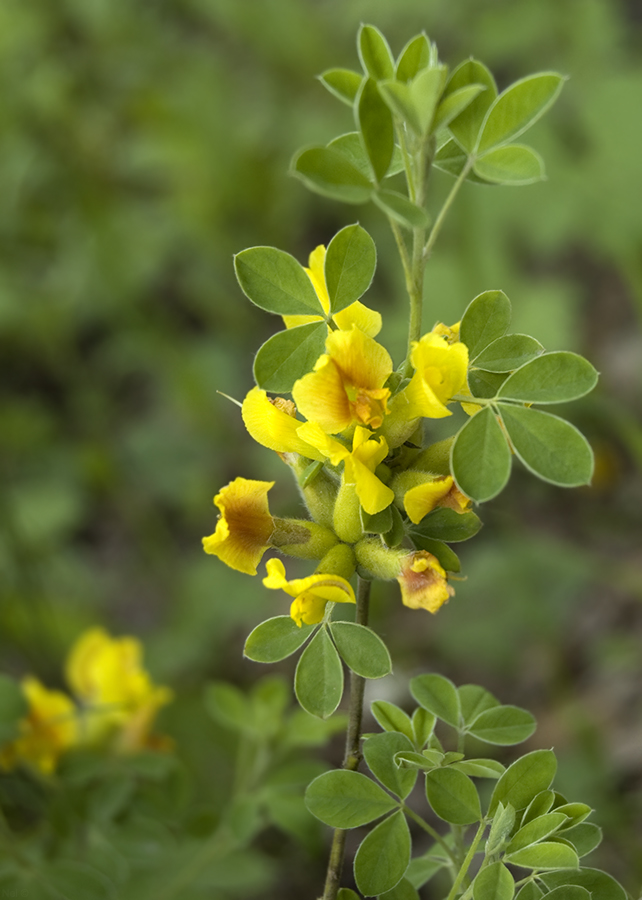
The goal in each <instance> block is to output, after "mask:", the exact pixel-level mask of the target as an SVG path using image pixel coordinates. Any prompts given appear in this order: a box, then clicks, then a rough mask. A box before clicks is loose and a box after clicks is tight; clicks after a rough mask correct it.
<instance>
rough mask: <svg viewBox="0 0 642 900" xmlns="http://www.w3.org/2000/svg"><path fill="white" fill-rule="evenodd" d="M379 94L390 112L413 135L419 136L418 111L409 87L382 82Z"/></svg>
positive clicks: (394, 82)
mask: <svg viewBox="0 0 642 900" xmlns="http://www.w3.org/2000/svg"><path fill="white" fill-rule="evenodd" d="M379 92H380V94H381V96H382V98H383V100H384V103H385V104H386V105H387V107H388V108H389V109H390V111H391V112H392V113H393V115H395V116H396V117H397V118H398V119H401V121H402V122H404V123H406V124H407V125H408V126H409V127H410V128H411V129H412V131H414V132H415V134H419V135H420V134H421V133H422V130H421V124H420V120H419V111H418V110H417V108H416V106H415V103H414V100H413V96H412V93H411V90H410V85H408V84H403V83H402V82H400V81H382V82H380V83H379Z"/></svg>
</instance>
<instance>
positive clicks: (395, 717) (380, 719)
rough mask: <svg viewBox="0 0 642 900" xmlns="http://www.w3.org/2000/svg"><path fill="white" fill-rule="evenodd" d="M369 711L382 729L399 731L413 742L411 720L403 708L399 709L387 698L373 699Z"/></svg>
mask: <svg viewBox="0 0 642 900" xmlns="http://www.w3.org/2000/svg"><path fill="white" fill-rule="evenodd" d="M370 711H371V713H372V715H373V716H374V718H375V719H376V721H377V723H378V724H379V725H380V726H381V727H382V728H383V729H384V731H399V732H400V733H401V734H405V735H406V737H407V738H408V739H409V740H410V741H413V742H414V740H415V735H414V731H413V728H412V722H411V720H410V716H409V715H408V713H405V712H404V711H403V709H399V707H398V706H396V705H395V704H394V703H389V702H388V701H387V700H375V701H374V702H373V703H372V704H371V705H370Z"/></svg>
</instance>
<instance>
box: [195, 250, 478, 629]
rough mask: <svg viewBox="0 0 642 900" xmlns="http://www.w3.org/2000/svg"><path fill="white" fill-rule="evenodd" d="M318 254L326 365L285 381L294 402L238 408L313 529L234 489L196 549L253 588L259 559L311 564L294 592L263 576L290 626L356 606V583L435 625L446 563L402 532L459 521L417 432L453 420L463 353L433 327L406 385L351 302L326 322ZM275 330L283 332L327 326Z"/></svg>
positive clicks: (255, 486)
mask: <svg viewBox="0 0 642 900" xmlns="http://www.w3.org/2000/svg"><path fill="white" fill-rule="evenodd" d="M325 254H326V251H325V247H322V246H321V247H317V248H316V250H315V251H314V252H313V253H312V254H311V255H310V267H309V269H306V270H305V271H306V272H307V274H308V277H309V278H310V281H311V282H312V285H313V287H314V290H315V292H316V295H317V297H318V300H319V302H320V304H321V306H322V308H323V311H324V313H325V321H326V322H327V324H328V333H327V338H326V340H325V353H323V354H321V355H320V356H319V357H318V359H317V360H316V362H315V363H314V365H313V367H311V371H308V372H307V373H306V374H304V375H303V376H302V377H300V378H298V379H297V380H296V381H295V383H294V385H293V388H292V398H293V399H292V400H290V399H285V398H283V397H270V396H268V394H267V393H266V391H265V390H261V389H260V388H259V387H255V388H253V389H252V390H250V392H249V393H248V395H247V396H246V398H245V400H244V401H243V404H242V417H243V421H244V423H245V426H246V428H247V430H248V432H249V433H250V435H251V436H252V437H253V438H254V440H255V441H257V442H258V443H259V444H262V445H263V446H264V447H267V448H269V449H271V450H274V451H276V452H277V453H278V454H279V455H280V457H281V458H282V459H283V461H284V462H285V463H286V464H287V465H288V466H289V467H290V468H291V469H292V471H293V472H294V474H295V476H296V478H297V482H298V485H299V488H300V490H301V494H302V496H303V500H304V502H305V504H306V506H307V509H308V511H309V513H310V516H311V518H310V519H305V520H304V519H280V518H277V517H274V516H272V514H271V513H270V510H269V506H268V499H267V495H268V492H269V490H270V489H271V488H272V487H273V484H274V483H273V482H265V481H251V480H248V479H244V478H237V479H235V480H234V481H232V482H231V483H230V484H228V485H226V486H225V487H224V488H222V489H221V491H220V492H219V493H218V494H217V495H216V497H215V498H214V503H215V504H216V506H217V507H218V509H219V512H220V516H219V519H218V522H217V526H216V530H215V532H214V534H212V535H211V536H209V537H206V538H204V539H203V546H204V549H205V551H206V552H207V553H210V554H213V555H215V556H218V557H219V559H221V560H222V561H223V562H225V563H226V564H227V565H228V566H231V567H232V568H234V569H237V570H238V571H241V572H245V573H247V574H250V575H256V574H257V566H258V564H259V562H260V560H261V558H262V556H263V554H264V553H265V552H266V551H267V550H269V549H277V550H279V551H281V552H282V553H285V554H289V555H293V556H298V557H303V558H308V559H316V560H319V564H318V566H317V568H316V570H315V572H314V574H313V575H311V576H309V577H308V578H302V579H295V580H291V581H288V580H287V579H286V575H285V567H284V565H283V563H282V562H281V561H280V560H278V559H270V560H269V561H268V563H267V573H268V574H267V577H266V578H265V579H264V582H263V583H264V584H265V586H266V587H268V588H280V589H282V590H284V591H285V592H286V593H287V594H289V595H290V596H291V597H293V598H294V602H293V603H292V606H291V610H290V614H291V616H292V618H293V619H294V620H295V621H296V623H297V624H298V625H302V624H314V623H317V622H321V621H322V620H323V618H324V616H325V614H326V606H327V604H328V603H335V602H352V603H354V593H353V590H352V588H351V586H350V584H349V579H350V578H351V576H352V575H353V574H354V572H355V571H357V572H358V573H359V574H360V575H362V576H363V577H366V578H383V579H395V578H396V579H397V580H398V581H399V583H400V585H401V592H402V600H403V602H404V604H405V605H406V606H408V607H411V608H413V609H419V608H423V609H426V610H429V611H430V612H433V613H434V612H436V611H437V610H438V609H439V608H440V607H441V606H442V604H443V603H445V602H446V601H447V600H448V598H449V597H450V596H451V595H452V594H453V593H454V592H453V589H452V587H451V586H450V585H449V584H448V576H447V572H446V569H445V568H444V565H442V561H440V560H439V559H438V558H437V557H436V556H435V555H434V554H433V553H432V552H429V550H428V549H425V548H418V547H417V545H416V544H414V543H413V540H412V533H411V529H412V527H413V526H416V525H419V524H420V523H421V521H422V520H423V519H424V518H425V517H426V516H427V515H428V514H429V513H430V512H431V511H432V510H434V509H435V508H436V507H448V508H450V509H451V510H454V511H455V512H457V513H464V512H466V511H467V510H468V509H469V506H470V500H469V499H468V498H467V497H466V496H464V495H463V494H462V493H461V491H460V490H459V489H458V488H457V486H456V485H455V483H454V481H453V478H452V476H451V475H450V474H449V473H448V470H447V468H446V470H443V467H442V466H439V467H435V465H434V459H433V457H434V454H432V456H431V454H430V453H429V452H428V453H427V452H426V451H424V450H423V449H422V447H421V439H422V420H423V419H436V418H442V417H445V416H449V415H451V410H450V409H449V408H448V405H449V403H450V402H451V401H452V399H453V398H454V397H455V396H456V395H459V394H462V395H466V394H467V393H468V387H467V383H466V375H467V370H468V349H467V347H466V345H465V344H464V343H462V342H461V341H460V340H459V328H458V325H454V326H452V327H447V326H444V325H441V324H440V325H437V326H436V327H435V328H434V329H433V330H432V331H431V332H429V333H428V334H425V335H424V336H423V337H422V338H421V339H420V340H419V341H416V342H414V343H413V345H412V350H411V353H410V358H409V364H407V365H408V369H409V370H410V371H411V373H412V374H411V377H408V378H404V377H403V374H402V373H401V372H399V371H397V372H395V371H394V369H393V363H392V359H391V358H390V355H389V353H388V351H387V350H386V349H385V347H383V346H382V345H381V344H379V343H377V341H376V340H375V336H376V335H377V334H378V332H379V330H380V328H381V316H380V315H379V314H378V313H376V312H374V311H372V310H370V309H368V308H367V307H366V306H364V305H363V304H361V303H360V302H358V301H357V302H354V303H352V304H351V305H349V306H347V308H345V309H344V310H341V311H340V312H339V313H337V314H336V315H334V316H330V314H329V309H330V301H329V296H328V288H327V285H326V278H325V274H324V259H325ZM283 318H284V321H285V325H286V328H292V327H297V326H300V325H305V324H308V323H310V322H314V321H319V322H322V321H323V317H321V316H284V317H283ZM435 543H436V542H435Z"/></svg>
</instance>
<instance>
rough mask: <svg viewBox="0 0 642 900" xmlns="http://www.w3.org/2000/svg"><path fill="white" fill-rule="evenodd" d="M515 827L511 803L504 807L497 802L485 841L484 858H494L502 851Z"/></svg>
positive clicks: (513, 808) (513, 809)
mask: <svg viewBox="0 0 642 900" xmlns="http://www.w3.org/2000/svg"><path fill="white" fill-rule="evenodd" d="M514 825H515V807H514V806H513V805H512V804H511V803H507V804H506V806H504V805H503V803H501V802H499V803H498V804H497V808H496V809H495V811H494V816H493V821H492V824H491V826H490V832H489V833H488V838H487V839H486V849H485V855H486V856H494V854H495V853H499V851H500V850H503V848H504V846H505V845H506V844H507V843H508V839H509V835H510V833H511V831H512V830H513V826H514Z"/></svg>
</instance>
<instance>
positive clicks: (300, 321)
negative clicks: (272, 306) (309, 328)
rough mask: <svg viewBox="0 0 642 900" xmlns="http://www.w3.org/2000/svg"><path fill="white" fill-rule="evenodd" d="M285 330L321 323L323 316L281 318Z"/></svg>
mask: <svg viewBox="0 0 642 900" xmlns="http://www.w3.org/2000/svg"><path fill="white" fill-rule="evenodd" d="M281 318H282V319H283V324H284V325H285V327H286V328H296V327H297V325H310V324H311V323H312V322H323V321H324V319H323V316H305V315H304V316H282V317H281Z"/></svg>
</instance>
